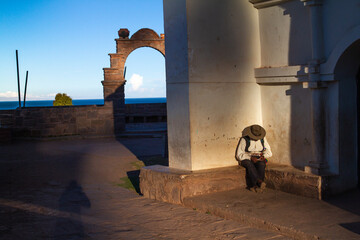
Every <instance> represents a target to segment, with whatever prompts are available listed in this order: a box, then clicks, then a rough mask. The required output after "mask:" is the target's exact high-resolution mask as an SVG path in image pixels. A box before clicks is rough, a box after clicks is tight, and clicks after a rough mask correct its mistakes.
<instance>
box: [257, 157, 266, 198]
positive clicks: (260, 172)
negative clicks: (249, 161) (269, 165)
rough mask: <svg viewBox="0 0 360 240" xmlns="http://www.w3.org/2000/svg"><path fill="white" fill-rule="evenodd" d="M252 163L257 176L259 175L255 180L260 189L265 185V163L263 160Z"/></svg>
mask: <svg viewBox="0 0 360 240" xmlns="http://www.w3.org/2000/svg"><path fill="white" fill-rule="evenodd" d="M254 165H255V168H256V170H257V173H258V176H259V179H258V181H257V185H258V186H259V187H260V189H261V191H262V190H264V189H265V187H266V184H265V182H264V179H265V167H266V163H265V162H264V161H258V162H257V163H255V164H254Z"/></svg>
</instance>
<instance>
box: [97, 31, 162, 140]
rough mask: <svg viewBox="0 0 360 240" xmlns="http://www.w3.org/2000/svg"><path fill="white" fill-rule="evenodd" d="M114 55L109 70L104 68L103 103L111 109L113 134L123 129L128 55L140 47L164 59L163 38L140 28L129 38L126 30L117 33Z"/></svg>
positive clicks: (112, 54) (111, 54)
mask: <svg viewBox="0 0 360 240" xmlns="http://www.w3.org/2000/svg"><path fill="white" fill-rule="evenodd" d="M118 34H119V38H117V39H115V41H116V53H110V54H109V56H110V68H104V81H102V84H103V88H104V103H105V107H108V108H112V109H113V115H114V133H115V134H117V133H120V132H122V131H124V129H125V94H124V84H125V77H124V65H125V62H126V59H127V57H128V56H129V54H130V53H131V52H132V51H134V50H136V49H138V48H141V47H150V48H153V49H155V50H157V51H159V52H160V53H161V54H162V55H163V56H164V57H165V37H164V34H160V36H159V35H158V34H157V33H156V32H155V31H154V30H151V29H149V28H142V29H140V30H138V31H137V32H136V33H134V34H133V35H132V36H131V37H130V38H129V35H130V32H129V30H128V29H126V28H122V29H120V30H119V31H118Z"/></svg>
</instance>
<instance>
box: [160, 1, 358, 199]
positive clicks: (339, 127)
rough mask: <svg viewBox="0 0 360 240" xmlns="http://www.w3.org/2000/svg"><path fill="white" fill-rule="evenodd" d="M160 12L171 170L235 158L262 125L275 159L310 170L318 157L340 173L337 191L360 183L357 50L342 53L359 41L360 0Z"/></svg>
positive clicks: (214, 5) (192, 4)
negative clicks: (241, 141)
mask: <svg viewBox="0 0 360 240" xmlns="http://www.w3.org/2000/svg"><path fill="white" fill-rule="evenodd" d="M303 2H306V3H307V4H306V5H309V7H307V6H304V4H303ZM319 2H323V6H322V7H318V6H317V4H318V3H319ZM252 3H254V4H255V7H257V8H258V9H256V8H253V4H252ZM311 4H315V5H316V9H315V11H312V10H311V9H310V8H311ZM319 9H322V10H321V11H318V10H319ZM164 12H165V33H166V36H167V39H166V40H167V42H166V44H167V46H166V53H167V57H166V58H167V59H166V61H167V63H166V64H167V91H168V92H167V94H168V96H167V97H168V110H169V112H168V118H169V122H168V123H169V125H168V128H169V151H170V166H171V167H175V168H181V169H185V170H197V169H207V168H215V167H221V166H228V165H232V164H236V162H235V161H234V152H235V148H236V144H237V141H238V138H239V137H240V134H241V130H242V129H243V128H244V127H246V126H247V125H250V124H253V123H259V124H263V126H264V127H265V129H266V130H267V139H268V141H269V143H270V144H271V146H272V150H273V153H274V156H273V158H272V159H271V161H274V162H276V163H281V164H285V165H293V166H296V167H299V168H302V169H304V168H305V166H307V165H308V163H309V161H313V159H314V155H316V157H315V159H323V160H324V162H326V163H327V168H326V169H325V170H326V171H323V172H320V173H321V174H338V176H337V177H335V178H333V180H332V181H331V182H330V183H329V188H330V189H331V191H333V192H339V191H341V190H344V189H347V188H351V187H353V186H354V184H355V182H356V178H357V173H356V171H355V169H356V164H357V163H356V158H353V157H351V156H354V155H356V154H358V153H357V151H358V150H357V149H356V148H355V145H354V142H356V141H357V140H356V141H355V137H356V134H355V135H353V134H352V135H350V137H349V139H345V135H344V131H345V129H346V126H347V124H350V126H351V127H350V130H351V131H352V132H354V131H355V130H356V124H357V122H356V119H355V120H354V117H353V112H354V111H355V110H354V106H355V104H356V100H355V96H356V94H355V93H354V92H353V91H354V81H355V80H354V77H355V75H354V74H355V73H354V71H353V70H352V69H353V68H355V67H354V66H355V65H356V64H357V63H358V62H359V61H360V60H359V59H358V58H357V57H356V56H360V54H358V52H356V51H358V50H356V49H357V48H352V50H353V51H355V52H356V53H353V54H352V55H348V54H345V55H344V52H346V51H347V50H346V49H348V48H349V47H350V46H352V47H353V46H354V45H352V44H353V43H354V42H356V41H357V40H358V39H360V14H358V13H359V12H360V4H359V2H358V0H348V1H346V3H344V2H341V1H337V0H326V1H312V0H303V1H299V0H289V1H287V0H251V1H250V2H249V1H239V0H228V1H221V0H214V1H206V0H197V1H190V0H164ZM321 12H322V13H321ZM322 30H323V34H324V37H321V32H322ZM312 44H313V45H312ZM357 44H359V43H357ZM322 47H323V49H322ZM354 49H355V50H354ZM260 50H261V51H260ZM356 54H357V55H356ZM339 59H340V60H341V61H340V62H339ZM322 61H324V63H322ZM349 61H350V63H352V64H349ZM345 62H347V64H343V63H345ZM319 64H320V65H319ZM335 70H336V71H335ZM345 73H346V74H350V73H351V74H350V75H346V74H345ZM347 93H348V94H347ZM260 109H261V111H260ZM314 120H315V121H314ZM314 123H316V124H314ZM354 126H355V127H354ZM354 129H355V130H354ZM319 132H321V134H319ZM355 132H356V131H355ZM319 136H320V137H319ZM319 141H320V143H321V144H319ZM348 141H351V142H353V143H352V144H350V145H349V144H344V143H346V142H348ZM320 145H323V147H321V148H322V149H323V151H318V152H316V151H315V154H312V149H315V150H316V149H318V148H317V147H316V146H320ZM314 146H315V148H313V147H314ZM345 152H346V154H344V153H345ZM347 154H348V155H347ZM233 161H234V162H233ZM321 161H322V160H321ZM321 161H320V162H319V161H317V162H315V165H319V166H320V165H321V164H322V162H321ZM318 173H319V172H318Z"/></svg>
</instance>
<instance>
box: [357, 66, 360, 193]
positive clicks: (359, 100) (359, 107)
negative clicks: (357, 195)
mask: <svg viewBox="0 0 360 240" xmlns="http://www.w3.org/2000/svg"><path fill="white" fill-rule="evenodd" d="M356 90H357V141H358V142H357V152H358V154H357V177H358V188H360V66H359V68H358V72H357V75H356Z"/></svg>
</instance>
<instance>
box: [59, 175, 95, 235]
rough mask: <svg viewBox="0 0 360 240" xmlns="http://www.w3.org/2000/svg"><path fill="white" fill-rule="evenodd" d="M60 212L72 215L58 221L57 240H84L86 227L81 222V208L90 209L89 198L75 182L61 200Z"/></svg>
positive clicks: (68, 187)
mask: <svg viewBox="0 0 360 240" xmlns="http://www.w3.org/2000/svg"><path fill="white" fill-rule="evenodd" d="M58 202H59V210H60V211H61V212H67V213H70V216H69V217H66V218H65V217H62V218H59V219H57V221H56V226H55V236H54V239H56V240H65V239H66V240H67V239H84V238H85V233H84V226H83V224H82V221H81V208H82V207H86V208H90V207H91V203H90V200H89V198H88V197H87V196H86V194H85V193H84V192H83V190H82V187H81V186H80V185H78V183H77V182H76V181H75V180H73V181H71V182H70V183H69V185H68V186H67V188H66V189H65V191H64V192H63V193H62V194H61V196H60V198H59V201H58Z"/></svg>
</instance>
